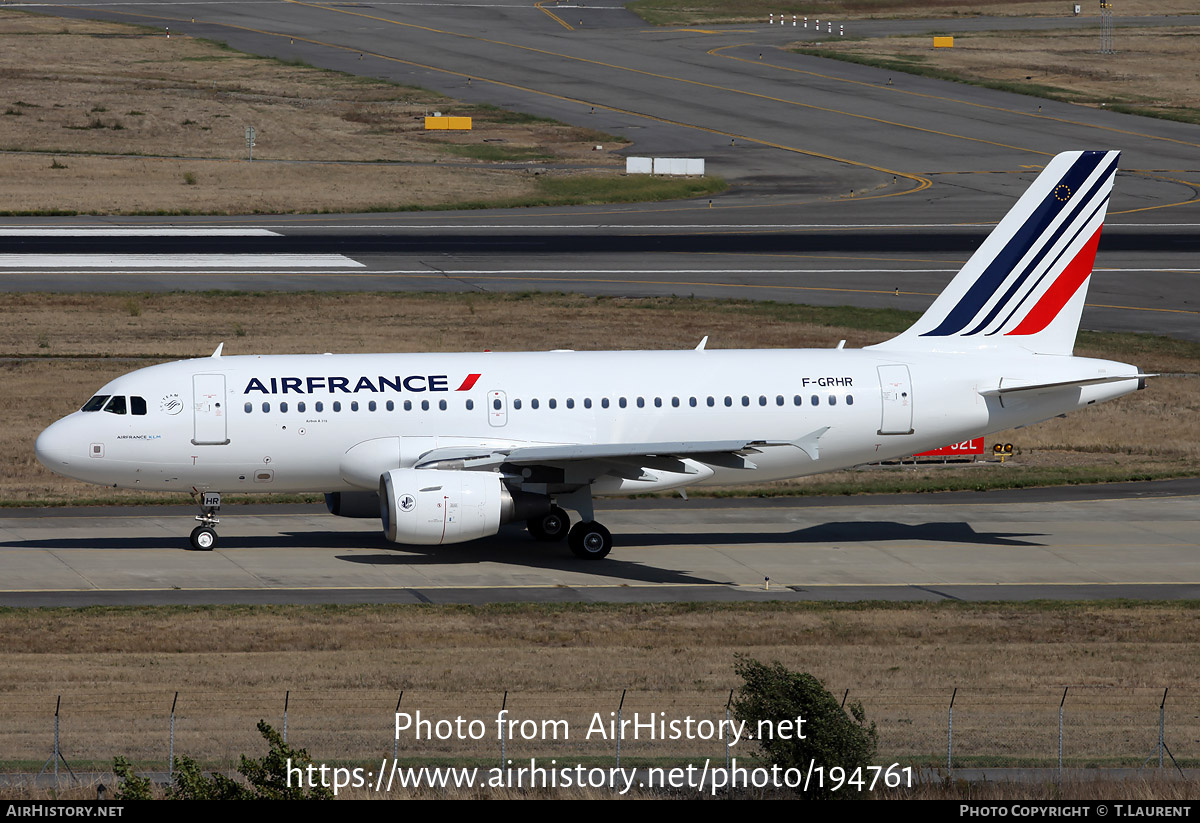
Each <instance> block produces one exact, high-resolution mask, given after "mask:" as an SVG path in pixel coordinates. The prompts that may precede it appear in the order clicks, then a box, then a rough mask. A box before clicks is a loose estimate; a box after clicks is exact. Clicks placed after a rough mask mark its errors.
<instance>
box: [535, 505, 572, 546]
mask: <svg viewBox="0 0 1200 823" xmlns="http://www.w3.org/2000/svg"><path fill="white" fill-rule="evenodd" d="M525 526H526V528H528V529H529V533H530V534H532V535H533V537H534V539H535V540H541V541H544V542H546V543H553V542H556V541H558V540H562V539H563V538H564V537H566V536H567V532H569V531H570V530H571V518H570V517H568V516H567V513H566V512H565V511H563V510H562V509H560V508H559V507H558V506H551V507H550V511H549V512H547V513H546V514H543V515H542V516H540V517H531V518H529V519H528V520H526V521H525Z"/></svg>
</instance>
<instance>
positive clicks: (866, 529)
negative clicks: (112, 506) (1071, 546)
mask: <svg viewBox="0 0 1200 823" xmlns="http://www.w3.org/2000/svg"><path fill="white" fill-rule="evenodd" d="M1044 536H1045V535H1042V534H1039V533H1037V532H977V531H975V529H974V527H972V526H971V524H970V523H955V522H943V523H921V524H918V525H915V526H914V525H909V524H908V523H896V522H892V521H887V520H880V521H872V520H866V521H859V520H851V521H846V522H841V523H821V524H819V525H816V526H809V527H808V528H806V529H798V530H796V531H791V532H778V533H762V532H688V533H686V534H664V533H662V532H649V533H646V534H629V533H625V534H622V535H621V536H620V539H621V541H622V543H624V544H626V545H637V546H680V545H688V544H698V545H703V544H716V545H734V546H737V545H745V544H768V545H772V544H774V545H785V544H789V543H802V544H807V545H816V544H826V545H837V544H846V543H876V542H883V541H899V540H904V541H913V542H927V543H957V544H966V545H977V546H1043V545H1045V544H1044V543H1038V542H1034V541H1031V540H1022V539H1020V538H1024V537H1044Z"/></svg>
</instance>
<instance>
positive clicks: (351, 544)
mask: <svg viewBox="0 0 1200 823" xmlns="http://www.w3.org/2000/svg"><path fill="white" fill-rule="evenodd" d="M1198 499H1200V480H1179V481H1160V482H1154V483H1140V484H1117V485H1113V486H1094V487H1064V488H1057V489H1042V490H1023V491H1011V492H998V493H986V494H981V493H955V494H942V495H917V496H910V495H883V496H877V497H863V498H832V499H829V498H814V499H748V500H705V499H693V500H689V501H682V500H661V501H660V500H654V501H650V500H605V501H602V502H601V503H600V504H599V506H598V510H597V519H598V520H600V521H601V522H603V523H605V524H606V525H608V526H609V527H610V528H611V529H612V531H613V534H614V541H615V544H616V546H615V548H614V549H613V551H612V553H611V554H610V555H609V557H608V558H606V559H605V560H603V561H599V562H591V561H582V560H578V559H576V558H574V557H572V556H571V555H570V553H569V552H568V551H567V550H566V548H565V546H563V545H560V544H552V545H547V544H541V543H537V542H535V541H533V540H532V539H531V538H530V537H529V536H528V535H527V534H525V533H524V531H523V530H521V529H517V528H515V527H505V528H504V529H502V531H501V533H500V534H499V535H497V536H495V537H492V538H488V539H485V540H480V541H474V542H472V543H467V544H460V545H454V546H444V547H413V546H398V545H395V544H390V543H388V542H387V541H386V540H385V539H384V538H383V536H382V535H381V533H380V529H379V525H378V522H377V521H373V520H350V519H344V518H334V517H332V516H331V515H328V514H326V513H324V512H323V511H322V510H321V508H320V507H299V506H293V507H284V506H259V507H253V506H250V507H232V508H230V507H227V508H226V510H225V511H224V512H223V513H222V524H221V526H220V532H221V540H220V541H219V543H218V546H217V549H216V550H215V551H212V552H195V551H189V550H185V547H186V545H187V533H188V531H189V530H190V529H191V528H192V526H193V525H194V522H193V521H192V518H191V515H192V514H193V513H194V512H192V511H191V510H190V509H187V508H183V507H142V508H135V509H93V510H88V509H77V510H65V511H64V510H53V511H33V510H31V511H22V510H14V511H5V512H4V513H3V514H0V564H2V565H3V567H4V569H5V578H4V583H3V587H2V590H0V605H5V606H45V605H73V606H81V605H117V604H198V603H284V602H287V603H295V602H299V603H355V602H386V603H484V602H510V601H522V602H529V601H533V602H597V601H607V602H660V601H676V600H680V601H683V600H686V601H696V600H699V601H739V600H740V601H744V600H750V601H755V600H931V601H932V600H946V599H952V600H988V601H993V600H1030V599H1065V600H1087V599H1111V598H1129V599H1152V600H1166V599H1196V598H1197V597H1200V559H1198V558H1200V552H1198V551H1197V549H1200V536H1198V533H1197V530H1196V528H1195V525H1196V524H1195V518H1196V504H1197V501H1198Z"/></svg>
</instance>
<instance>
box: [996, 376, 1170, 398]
mask: <svg viewBox="0 0 1200 823" xmlns="http://www.w3.org/2000/svg"><path fill="white" fill-rule="evenodd" d="M1147 377H1157V375H1154V374H1114V375H1109V376H1106V377H1089V378H1086V379H1084V380H1062V381H1059V382H1056V383H1017V384H1015V385H1011V386H1006V385H1004V382H1003V381H1001V383H1000V387H999V388H995V389H988V390H987V391H981V392H980V394H981V395H982V396H984V397H1002V396H1004V395H1006V394H1016V393H1017V392H1038V391H1053V390H1055V389H1065V388H1070V387H1072V386H1094V385H1098V384H1101V383H1120V382H1121V381H1123V380H1138V381H1144V380H1145V379H1146V378H1147ZM1138 388H1141V385H1140V384H1139V386H1138Z"/></svg>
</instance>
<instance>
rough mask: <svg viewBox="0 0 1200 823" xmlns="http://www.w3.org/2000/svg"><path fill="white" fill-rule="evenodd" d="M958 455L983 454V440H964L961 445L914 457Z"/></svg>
mask: <svg viewBox="0 0 1200 823" xmlns="http://www.w3.org/2000/svg"><path fill="white" fill-rule="evenodd" d="M956 454H983V438H982V437H976V438H973V439H971V440H964V441H963V442H961V443H951V444H950V445H949V446H942V448H940V449H934V450H933V451H927V452H921V453H919V454H914V455H913V457H943V456H950V457H953V456H954V455H956Z"/></svg>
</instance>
